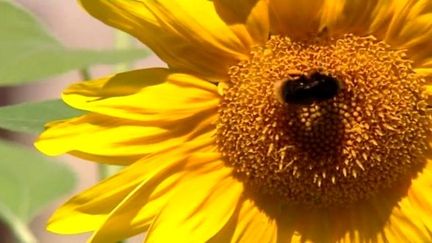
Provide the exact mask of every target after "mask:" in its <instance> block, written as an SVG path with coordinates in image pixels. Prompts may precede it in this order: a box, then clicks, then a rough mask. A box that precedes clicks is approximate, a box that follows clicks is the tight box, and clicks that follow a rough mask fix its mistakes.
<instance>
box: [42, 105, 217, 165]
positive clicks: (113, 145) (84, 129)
mask: <svg viewBox="0 0 432 243" xmlns="http://www.w3.org/2000/svg"><path fill="white" fill-rule="evenodd" d="M214 121H215V116H214V114H213V116H212V114H207V115H201V116H196V117H194V119H186V120H184V121H183V122H178V123H175V124H169V125H159V124H158V121H154V122H153V123H152V124H148V123H147V124H142V123H139V122H132V121H130V120H124V119H116V118H112V117H107V116H103V115H99V114H95V113H93V114H88V115H84V116H82V117H79V118H75V119H71V120H70V121H66V122H63V123H61V124H58V125H56V126H54V127H51V128H49V129H48V130H46V131H45V132H43V133H42V134H41V135H40V137H39V138H38V140H37V141H36V142H35V146H36V148H38V149H39V150H40V151H42V152H43V153H45V154H47V155H52V156H54V155H60V154H64V153H68V152H71V153H73V154H75V155H77V156H79V155H80V154H84V155H87V156H88V157H91V155H93V156H96V157H95V158H99V157H97V156H101V157H100V159H102V160H101V161H97V160H96V162H107V163H108V162H109V161H105V160H104V157H113V158H118V159H119V161H118V163H120V164H127V163H129V162H131V160H130V159H132V162H133V158H135V159H136V158H141V157H144V156H145V155H147V154H150V153H156V152H160V151H164V150H167V149H171V148H175V147H177V146H180V145H182V144H184V143H186V142H188V141H189V140H192V139H198V136H200V135H202V134H209V135H206V137H211V136H212V135H213V132H212V131H213V130H214V128H215V125H214ZM206 139H207V140H209V138H206ZM210 140H211V141H213V140H212V139H210ZM95 141H96V142H95ZM84 157H85V156H84ZM112 161H114V160H112Z"/></svg>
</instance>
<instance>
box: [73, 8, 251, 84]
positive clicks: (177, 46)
mask: <svg viewBox="0 0 432 243" xmlns="http://www.w3.org/2000/svg"><path fill="white" fill-rule="evenodd" d="M80 2H81V4H82V5H83V6H84V8H85V9H86V10H87V11H88V12H89V13H90V14H92V15H93V16H95V17H96V18H98V19H100V20H101V21H103V22H105V23H106V24H109V25H112V26H114V27H116V28H119V29H122V30H124V31H126V32H129V33H130V34H132V35H134V36H135V37H137V38H138V39H139V40H141V41H142V42H143V43H144V44H145V45H147V46H148V47H150V48H151V49H152V50H153V51H154V52H155V53H156V54H157V55H158V56H159V57H161V58H162V59H163V60H164V61H165V62H167V63H168V65H169V66H170V67H173V68H175V69H178V70H182V71H186V72H193V73H198V74H201V75H205V76H206V77H210V78H215V79H220V78H225V77H226V75H227V70H228V67H229V66H230V65H231V64H233V63H236V62H238V61H239V60H241V59H244V58H245V55H246V54H248V53H249V49H248V47H247V46H245V45H244V43H242V41H241V40H240V39H239V38H238V37H237V36H236V35H235V34H234V33H233V32H232V30H231V29H230V28H229V27H228V26H227V24H225V23H224V22H223V21H222V19H220V17H219V16H218V15H217V13H216V11H215V9H214V6H213V3H212V1H208V0H181V1H172V0H157V1H146V0H136V1H123V0H111V1H105V0H80Z"/></svg>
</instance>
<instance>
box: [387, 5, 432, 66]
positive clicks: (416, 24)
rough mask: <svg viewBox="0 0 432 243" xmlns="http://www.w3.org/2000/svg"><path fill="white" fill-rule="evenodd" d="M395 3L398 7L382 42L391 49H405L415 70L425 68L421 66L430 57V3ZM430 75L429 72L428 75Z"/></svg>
mask: <svg viewBox="0 0 432 243" xmlns="http://www.w3.org/2000/svg"><path fill="white" fill-rule="evenodd" d="M396 2H397V3H398V5H397V7H396V8H395V12H394V17H393V19H392V21H391V23H390V25H389V27H388V30H387V33H386V35H385V38H384V40H385V41H386V42H387V43H389V44H390V45H392V46H393V47H396V48H399V49H407V54H408V56H409V58H410V59H411V60H413V61H414V67H415V68H418V69H422V68H426V67H424V66H423V64H424V62H425V61H426V59H430V57H431V56H432V45H431V44H430V40H431V39H432V1H429V0H420V1H416V0H403V1H402V0H401V1H396ZM428 68H430V66H429V67H428ZM423 73H424V72H423ZM430 73H431V71H430V70H429V71H428V74H430Z"/></svg>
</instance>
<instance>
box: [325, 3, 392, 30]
mask: <svg viewBox="0 0 432 243" xmlns="http://www.w3.org/2000/svg"><path fill="white" fill-rule="evenodd" d="M394 9H395V1H377V0H364V1H349V0H326V1H325V2H324V5H323V6H322V9H321V23H320V30H323V29H326V30H327V31H329V33H331V34H332V35H335V34H345V33H353V34H358V35H361V36H362V35H363V36H364V35H368V34H374V35H375V36H379V37H382V36H383V35H384V32H385V30H386V27H387V25H388V24H389V22H390V20H391V18H392V15H393V13H394Z"/></svg>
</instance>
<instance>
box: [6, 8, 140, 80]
mask: <svg viewBox="0 0 432 243" xmlns="http://www.w3.org/2000/svg"><path fill="white" fill-rule="evenodd" d="M0 16H1V19H2V21H0V85H3V86H4V85H17V84H22V83H26V82H32V81H37V80H40V79H42V78H46V77H49V76H52V75H55V74H61V73H64V72H66V71H70V70H74V69H82V68H85V67H88V66H89V65H91V64H115V63H122V62H128V61H133V60H137V59H140V58H143V57H145V56H146V55H148V51H147V50H145V49H124V50H98V51H95V50H75V49H72V50H71V49H67V48H66V47H64V46H63V45H62V44H61V43H60V42H59V41H57V40H56V39H55V38H54V37H52V36H51V35H50V34H49V33H48V32H46V31H45V29H44V28H43V27H42V26H41V25H40V24H39V23H38V22H37V21H36V20H35V18H34V17H33V16H31V15H30V14H29V13H28V12H27V11H25V10H24V9H22V8H20V7H17V6H15V5H12V4H11V3H10V2H9V1H6V0H0ZM84 38H85V37H84Z"/></svg>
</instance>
